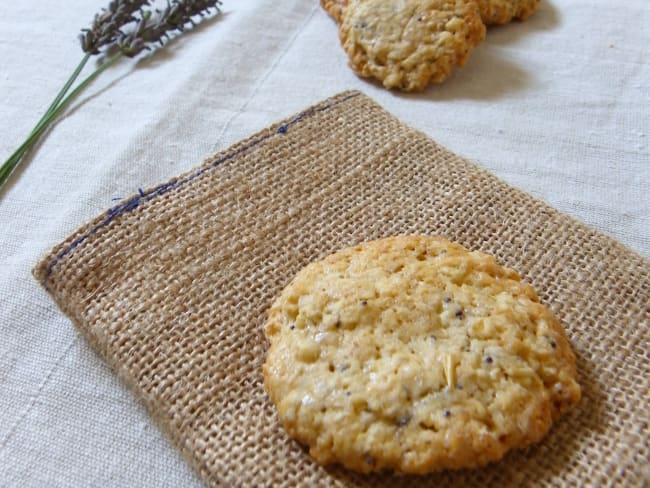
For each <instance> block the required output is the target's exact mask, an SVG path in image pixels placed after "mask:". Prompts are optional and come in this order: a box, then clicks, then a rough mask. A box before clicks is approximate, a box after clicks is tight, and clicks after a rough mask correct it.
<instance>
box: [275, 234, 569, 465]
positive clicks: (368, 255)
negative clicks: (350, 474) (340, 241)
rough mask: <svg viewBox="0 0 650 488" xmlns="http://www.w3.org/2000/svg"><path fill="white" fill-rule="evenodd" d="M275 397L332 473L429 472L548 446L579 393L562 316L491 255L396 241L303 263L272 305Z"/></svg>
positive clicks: (410, 239) (433, 242)
mask: <svg viewBox="0 0 650 488" xmlns="http://www.w3.org/2000/svg"><path fill="white" fill-rule="evenodd" d="M265 333H266V336H267V338H268V340H269V342H270V348H269V350H268V353H267V357H266V362H265V364H264V381H265V387H266V390H267V392H268V394H269V396H270V398H271V400H272V401H273V403H274V404H275V405H276V406H277V409H278V413H279V417H280V420H281V422H282V424H283V425H284V428H285V429H286V431H287V432H288V434H289V436H291V437H292V438H295V439H297V440H298V441H299V442H301V443H303V444H306V445H307V446H309V452H310V454H311V455H312V456H313V458H314V459H315V460H316V461H318V462H319V463H322V464H330V463H340V464H342V465H344V466H346V467H347V468H350V469H352V470H355V471H359V472H364V473H367V472H372V471H383V470H392V471H397V472H402V473H428V472H431V471H435V470H440V469H456V468H471V467H478V466H482V465H485V464H486V463H489V462H492V461H497V460H499V459H500V458H501V457H502V456H503V455H504V454H505V453H506V452H507V451H508V450H509V449H512V448H517V447H523V446H527V445H529V444H531V443H535V442H539V441H540V440H541V439H542V438H543V437H544V436H545V434H546V433H547V432H548V430H549V429H550V428H551V424H552V423H553V422H554V421H555V420H557V419H558V418H559V417H560V415H562V414H563V413H564V412H566V411H567V410H569V409H570V408H571V407H572V406H573V405H574V404H575V403H576V402H577V401H578V400H579V398H580V387H579V385H578V383H577V381H576V367H575V359H574V355H573V352H572V351H571V347H570V345H569V342H568V340H567V338H566V336H565V333H564V331H563V329H562V326H561V325H560V323H559V321H558V319H557V318H556V317H555V316H554V315H553V313H552V312H551V311H550V310H549V309H548V308H547V307H546V306H544V305H543V304H541V303H540V301H539V299H538V297H537V294H536V293H535V291H534V289H533V288H532V287H531V286H530V285H528V284H525V283H523V282H522V281H521V280H520V278H519V276H518V275H517V273H516V272H515V271H513V270H511V269H508V268H506V267H504V266H501V265H499V264H498V263H497V261H496V260H495V259H494V258H493V257H492V256H489V255H486V254H483V253H480V252H476V251H474V252H472V251H469V250H467V249H465V248H464V247H462V246H460V245H459V244H456V243H452V242H450V241H447V240H445V239H442V238H437V237H428V236H395V237H389V238H386V239H382V240H377V241H371V242H366V243H362V244H359V245H357V246H354V247H350V248H346V249H343V250H341V251H338V252H336V253H334V254H332V255H330V256H328V257H326V258H325V259H323V260H321V261H317V262H314V263H311V264H309V265H307V266H306V267H305V268H303V269H302V270H301V271H300V272H299V273H298V274H297V275H296V276H295V278H294V279H293V280H292V281H291V283H289V284H288V286H287V287H286V288H285V289H284V290H283V291H282V293H281V294H280V295H279V296H278V298H277V299H276V300H275V302H274V303H273V304H272V306H271V308H270V311H269V316H268V321H267V323H266V325H265Z"/></svg>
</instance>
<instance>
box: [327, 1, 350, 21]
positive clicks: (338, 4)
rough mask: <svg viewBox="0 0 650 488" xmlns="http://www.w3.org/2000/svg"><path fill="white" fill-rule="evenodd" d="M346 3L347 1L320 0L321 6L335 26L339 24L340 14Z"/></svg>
mask: <svg viewBox="0 0 650 488" xmlns="http://www.w3.org/2000/svg"><path fill="white" fill-rule="evenodd" d="M347 3H348V2H347V0H320V4H321V6H322V7H323V8H324V9H325V11H326V12H327V13H328V14H330V16H331V17H332V18H333V19H334V20H335V21H336V23H337V24H340V23H341V14H342V13H343V9H344V8H345V6H346V5H347Z"/></svg>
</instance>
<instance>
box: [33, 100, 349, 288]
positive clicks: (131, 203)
mask: <svg viewBox="0 0 650 488" xmlns="http://www.w3.org/2000/svg"><path fill="white" fill-rule="evenodd" d="M359 95H360V93H358V92H357V93H352V94H350V95H348V96H347V97H345V98H341V99H340V100H337V101H336V102H333V103H331V104H329V105H324V106H322V107H319V108H313V109H309V110H306V111H304V112H302V113H300V114H298V115H296V116H295V117H294V118H293V119H291V120H290V121H289V122H287V123H285V124H282V125H281V126H280V127H279V128H278V130H277V131H276V132H273V133H270V134H267V135H265V136H262V137H259V138H258V139H254V140H253V141H251V142H250V143H249V144H247V145H245V146H243V147H240V148H239V149H238V150H236V151H235V152H232V153H230V154H228V155H226V156H224V157H223V158H221V159H218V160H216V161H213V162H212V163H211V164H210V165H208V166H204V167H202V168H200V169H198V170H197V171H195V172H194V173H192V174H190V175H189V176H187V177H186V178H185V179H183V180H171V181H169V182H168V183H164V184H162V185H159V186H157V187H155V188H153V189H152V190H149V191H148V192H145V191H143V190H142V188H138V193H137V195H134V196H133V197H131V198H129V199H128V200H126V201H125V202H123V203H120V204H119V205H117V206H115V207H113V208H109V209H108V210H107V211H106V218H105V219H104V220H102V221H101V222H100V223H99V224H97V225H95V226H94V227H92V228H91V229H90V230H88V231H87V232H86V233H85V234H83V235H81V236H79V237H77V238H76V239H75V240H74V241H72V242H71V243H70V245H69V246H68V247H66V248H65V249H63V250H62V251H61V252H59V253H58V254H57V255H56V257H55V258H54V259H53V260H52V262H51V263H50V265H49V266H48V267H47V272H46V274H45V278H44V280H43V284H44V285H45V286H47V279H48V277H49V276H50V274H52V270H53V269H54V267H55V266H56V265H57V264H58V263H59V262H60V261H61V260H62V259H63V258H65V257H66V256H67V255H68V254H70V253H71V252H72V251H74V250H75V249H76V248H77V247H79V246H80V245H81V244H82V243H83V242H84V241H85V240H86V239H88V237H90V236H91V235H93V234H96V233H97V232H98V231H99V230H100V229H102V228H104V227H106V226H107V225H108V224H110V223H111V222H112V221H113V220H115V218H116V217H118V216H120V215H122V214H124V213H127V212H131V211H133V210H135V209H136V208H138V207H139V206H140V204H141V203H142V202H149V201H151V200H153V199H154V198H157V197H159V196H160V195H164V194H165V193H167V192H168V191H170V190H172V189H174V188H178V187H180V186H182V185H184V184H185V183H189V182H190V181H192V180H195V179H196V178H198V177H199V176H201V175H203V174H204V173H206V172H208V171H210V170H213V169H215V168H216V167H217V166H219V165H221V164H222V163H224V162H226V161H228V160H230V159H232V158H234V157H236V156H239V155H240V154H242V153H243V152H246V151H248V150H249V149H251V148H252V147H255V146H257V145H258V144H259V143H261V142H264V141H266V140H267V139H270V138H272V137H275V136H277V135H278V134H280V135H282V134H286V133H287V131H288V130H289V127H291V126H292V125H295V124H297V123H299V122H300V121H302V120H303V119H304V118H306V117H309V116H311V115H314V114H317V113H320V112H325V111H326V110H328V109H330V108H332V107H334V106H336V105H339V104H341V103H343V102H346V101H348V100H350V99H351V98H354V97H356V96H359Z"/></svg>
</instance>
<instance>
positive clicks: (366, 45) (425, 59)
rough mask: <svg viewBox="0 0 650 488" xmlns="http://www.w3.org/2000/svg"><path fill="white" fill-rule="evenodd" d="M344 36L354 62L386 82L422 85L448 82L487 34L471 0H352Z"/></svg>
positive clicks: (388, 84)
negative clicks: (446, 80)
mask: <svg viewBox="0 0 650 488" xmlns="http://www.w3.org/2000/svg"><path fill="white" fill-rule="evenodd" d="M346 1H347V4H346V6H345V8H343V9H342V11H341V14H340V17H341V21H340V25H339V38H340V41H341V45H342V46H343V50H344V51H345V52H346V53H347V55H348V59H349V64H350V67H351V68H352V69H353V70H354V71H355V72H356V73H357V74H359V75H360V76H363V77H369V78H375V79H377V80H379V81H380V82H381V83H382V84H383V85H384V87H385V88H388V89H398V90H402V91H406V92H410V91H421V90H423V89H424V88H425V87H426V86H427V85H428V84H429V83H432V82H442V81H444V80H445V79H447V78H448V77H449V75H450V74H451V72H452V69H453V68H454V67H455V66H462V65H463V64H465V62H466V61H467V59H468V57H469V55H470V52H471V51H472V49H473V48H474V47H475V46H477V45H478V44H479V43H480V42H481V41H482V40H483V39H484V38H485V25H483V22H482V21H481V15H480V12H479V9H478V6H477V4H476V3H475V2H473V1H467V0H346Z"/></svg>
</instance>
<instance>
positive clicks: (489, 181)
mask: <svg viewBox="0 0 650 488" xmlns="http://www.w3.org/2000/svg"><path fill="white" fill-rule="evenodd" d="M399 233H425V234H438V235H442V236H445V237H447V238H449V239H453V240H456V241H458V242H460V243H462V244H463V245H465V246H467V247H469V248H473V249H479V250H482V251H485V252H488V253H491V254H494V255H496V256H497V257H498V259H499V260H500V261H501V262H503V263H505V264H506V265H508V266H511V267H513V268H515V269H517V270H519V271H520V273H521V274H522V276H523V277H524V278H525V279H526V280H528V281H529V282H532V284H533V285H534V286H535V287H536V288H537V290H538V291H539V293H540V296H541V297H542V300H543V301H544V302H545V303H546V304H548V305H549V306H550V307H551V308H552V309H553V310H554V312H555V313H556V314H557V315H558V316H559V317H560V319H561V320H562V322H563V323H564V325H565V327H566V329H567V331H568V335H569V338H570V341H571V343H572V345H573V347H574V350H575V352H576V355H577V358H578V369H579V375H580V383H581V385H582V388H583V400H582V402H581V403H580V404H579V405H578V408H577V409H576V410H575V411H574V412H573V413H572V414H570V415H568V416H567V417H565V418H563V419H562V420H561V421H560V422H558V423H557V424H556V425H555V426H554V427H553V429H552V431H551V432H550V434H549V436H548V437H547V438H546V439H545V440H544V441H543V442H542V443H541V444H540V445H538V446H535V447H532V448H529V449H527V450H523V451H516V452H512V453H510V454H509V455H507V456H506V458H505V459H504V460H503V461H502V462H500V463H497V464H494V465H491V466H489V467H487V468H484V469H479V470H474V471H470V470H467V471H457V472H445V473H439V474H435V475H431V476H427V477H395V476H388V475H381V476H361V475H356V474H354V473H350V472H347V471H345V470H343V469H341V468H337V467H334V468H327V469H324V468H322V467H319V466H318V465H316V464H314V463H313V462H312V461H311V460H310V458H309V456H308V455H307V454H306V452H305V451H304V450H303V449H302V448H301V447H300V446H299V445H298V444H296V443H294V442H292V441H290V440H288V439H287V437H286V436H285V434H284V432H283V430H282V429H281V428H280V426H279V423H278V418H277V416H276V414H275V410H274V407H273V406H272V405H271V404H270V402H269V400H268V398H267V397H266V395H265V393H264V390H263V388H262V374H261V367H262V363H263V361H264V355H265V350H266V346H267V345H266V342H265V339H264V337H263V333H262V324H263V323H264V320H265V314H266V310H267V308H268V307H269V305H270V303H271V300H272V299H273V297H274V296H275V295H276V294H277V293H278V292H279V291H280V290H281V289H282V288H283V287H284V285H285V284H287V283H288V281H289V280H290V278H291V277H292V276H293V275H294V273H296V272H297V271H298V270H299V269H300V268H301V267H302V266H304V265H305V264H307V263H308V262H309V261H311V260H314V259H317V258H320V257H322V256H325V255H327V254H329V253H331V252H333V251H335V250H337V249H339V248H341V247H343V246H347V245H350V244H353V243H357V242H359V241H363V240H368V239H375V238H379V237H383V236H388V235H393V234H399ZM649 274H650V266H649V263H648V261H646V260H644V259H643V258H642V257H640V256H639V255H637V254H634V253H633V252H632V251H630V250H628V249H627V248H625V247H623V246H622V245H620V244H618V243H617V242H615V241H613V240H611V239H609V238H607V237H605V236H603V235H601V234H599V233H598V232H596V231H594V230H591V229H589V228H587V227H586V226H584V225H582V224H580V223H577V222H576V221H574V220H572V219H571V218H569V217H567V216H565V215H562V214H560V213H559V212H557V211H555V210H553V209H552V208H550V207H548V206H547V205H545V204H544V203H542V202H540V201H538V200H535V199H534V198H532V197H530V196H529V195H527V194H524V193H522V192H520V191H518V190H515V189H513V188H511V187H509V186H508V185H506V184H505V183H503V182H501V181H500V180H498V179H497V178H495V177H494V176H491V175H490V174H488V173H486V172H485V171H483V170H481V169H479V168H477V167H476V166H474V165H473V164H471V163H469V162H467V161H465V160H463V159H461V158H460V157H458V156H455V155H454V154H452V153H450V152H448V151H446V150H445V149H443V148H441V147H440V146H438V145H437V144H436V143H434V142H433V141H431V140H430V139H428V138H427V137H426V136H425V135H423V134H421V133H419V132H417V131H415V130H413V129H410V128H408V127H406V126H404V125H403V124H401V123H400V122H399V121H398V120H396V119H395V118H393V117H392V116H390V115H389V114H387V113H386V112H385V111H383V109H382V108H380V107H379V106H378V105H376V104H375V103H374V102H373V101H371V100H370V99H368V98H367V97H365V96H364V95H362V94H361V93H358V92H346V93H342V94H340V95H338V96H336V97H334V98H332V99H329V100H326V101H324V102H322V103H321V104H319V105H317V106H315V107H312V108H310V109H308V110H306V111H305V112H303V113H301V114H299V115H297V116H295V117H292V118H289V119H287V120H285V121H284V122H282V123H280V124H277V125H274V126H272V127H270V128H269V129H266V130H264V131H262V132H260V133H259V134H256V135H254V136H253V137H251V138H250V139H248V140H245V141H243V142H241V143H239V144H237V145H235V146H234V147H232V148H230V149H228V150H226V151H224V152H222V153H220V154H217V155H216V156H214V157H212V158H211V159H209V160H207V161H206V162H205V163H204V164H203V165H202V166H201V167H200V168H198V169H195V170H193V171H191V172H189V173H187V174H184V175H182V176H179V177H178V178H175V179H173V180H172V181H170V182H169V183H166V184H164V185H161V186H159V187H157V188H153V189H150V190H147V191H142V190H140V191H139V192H138V194H136V195H135V196H133V197H132V198H130V199H129V200H127V201H124V202H123V203H121V204H120V205H118V206H117V207H115V208H113V209H111V210H109V211H108V212H107V213H105V214H103V215H101V216H99V217H97V218H96V219H95V220H94V221H92V222H90V223H89V224H87V225H85V226H84V227H82V228H81V229H79V230H78V231H77V232H75V233H74V235H72V236H71V237H69V238H68V239H67V240H66V241H65V242H63V243H62V244H60V245H58V246H57V247H56V248H54V250H52V252H51V253H50V254H49V256H47V257H45V258H44V259H43V260H42V261H41V262H40V263H39V264H38V266H37V268H36V269H35V275H36V276H37V278H38V280H40V282H41V283H43V285H44V286H45V287H46V288H47V289H48V290H49V292H50V293H51V294H52V296H53V297H54V299H55V300H56V302H57V304H58V305H59V306H60V307H61V309H62V310H63V311H64V312H65V313H66V314H67V315H68V316H69V317H70V318H71V319H72V321H73V322H74V323H75V325H76V326H77V327H78V328H79V330H80V331H81V332H82V333H83V334H84V335H85V336H86V337H87V339H88V341H89V342H90V344H91V345H92V346H93V347H94V348H96V349H97V350H98V351H99V352H100V354H101V355H102V356H103V357H104V358H105V359H106V360H107V361H108V362H109V363H110V364H111V365H112V367H113V368H114V369H115V370H116V371H117V373H118V374H119V375H120V376H121V377H123V378H124V380H125V381H126V382H127V383H128V384H129V385H130V386H131V387H132V388H133V390H134V391H135V393H136V394H137V395H138V396H139V397H140V398H141V399H142V400H143V401H144V402H145V404H146V405H147V407H148V409H149V411H150V412H151V414H152V415H153V416H154V417H155V418H156V419H157V420H158V422H159V425H160V426H161V427H162V428H163V429H164V430H165V431H166V432H167V433H168V434H169V435H170V436H171V438H172V439H173V441H174V442H175V443H176V445H177V446H178V447H179V448H180V449H181V450H182V451H183V453H184V454H185V455H186V457H187V458H188V459H189V460H190V462H191V463H192V464H193V465H194V466H195V467H196V469H198V470H199V471H200V473H201V475H202V476H203V478H204V479H205V480H206V481H207V482H208V484H210V485H214V486H217V485H223V486H296V485H301V486H420V485H421V486H476V485H478V486H487V485H493V486H521V485H531V486H540V485H549V486H551V485H552V486H579V485H583V486H584V485H592V486H597V485H602V484H607V485H610V486H614V485H615V486H623V485H624V486H635V485H636V486H639V485H643V484H644V483H645V482H647V480H648V475H649V469H648V459H649V449H648V417H649V415H648V413H649V402H648V400H649V385H650V368H649V366H648V364H649V362H650V357H649V356H648V345H649V341H648V328H649V325H650V320H649V318H650V311H649V308H648V303H649V302H650V296H649V295H650V278H649Z"/></svg>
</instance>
